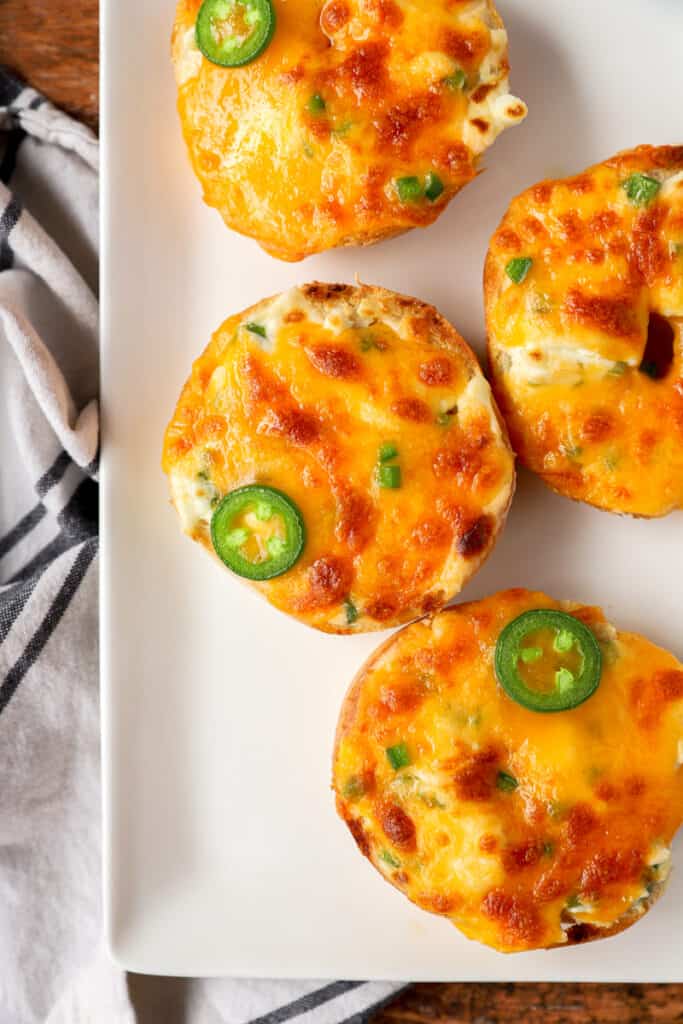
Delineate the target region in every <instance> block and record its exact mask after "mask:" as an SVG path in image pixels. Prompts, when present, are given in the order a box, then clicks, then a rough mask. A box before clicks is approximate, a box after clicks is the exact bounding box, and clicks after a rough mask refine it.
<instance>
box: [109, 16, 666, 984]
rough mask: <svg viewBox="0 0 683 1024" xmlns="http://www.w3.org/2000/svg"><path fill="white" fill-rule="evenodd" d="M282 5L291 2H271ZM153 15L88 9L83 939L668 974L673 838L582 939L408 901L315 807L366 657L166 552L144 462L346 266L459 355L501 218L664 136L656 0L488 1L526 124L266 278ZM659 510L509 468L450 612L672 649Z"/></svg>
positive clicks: (271, 968) (194, 959)
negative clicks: (517, 940) (590, 626)
mask: <svg viewBox="0 0 683 1024" xmlns="http://www.w3.org/2000/svg"><path fill="white" fill-rule="evenodd" d="M288 2H290V3H294V2H296V0H288ZM173 6H174V4H173V0H145V2H144V3H140V2H139V0H106V2H105V4H104V12H103V43H104V54H103V89H102V99H103V141H104V152H103V171H104V173H103V185H104V194H103V204H102V205H103V276H102V292H103V294H102V299H103V351H102V356H103V359H102V367H103V374H102V383H103V423H104V448H103V460H102V488H101V490H102V505H103V512H102V559H101V574H102V636H101V640H102V644H101V646H102V680H103V736H104V823H105V834H104V847H105V907H106V920H107V925H106V928H107V935H108V942H109V944H110V948H111V950H112V952H113V955H114V956H115V957H116V959H117V960H118V961H119V962H120V963H122V964H123V965H125V966H126V967H128V968H131V969H134V970H136V971H146V972H150V973H170V974H192V975H200V974H233V975H256V976H258V975H263V976H266V977H267V976H301V977H311V978H312V977H321V978H322V977H325V978H332V977H343V978H369V977H372V978H399V979H406V980H409V979H413V980H421V979H424V980H436V981H447V980H467V979H483V980H503V979H504V980H530V979H543V980H551V979H559V980H561V979H572V980H576V979H585V980H604V981H607V980H624V981H683V957H681V953H680V948H681V941H682V940H683V924H681V919H682V914H681V912H682V911H683V842H681V841H679V842H678V843H677V844H676V849H675V861H676V862H677V863H678V868H677V870H675V871H674V876H673V879H672V882H671V884H670V886H669V891H668V893H667V894H666V896H665V898H664V899H663V900H662V901H661V902H660V903H659V905H658V906H656V907H655V908H654V909H653V911H652V912H651V913H650V914H649V915H648V916H647V917H646V918H645V919H644V920H643V921H642V922H641V923H640V924H638V925H637V926H636V927H635V928H633V929H632V930H630V931H628V932H626V933H625V934H623V935H621V936H618V937H617V938H614V939H610V940H608V941H607V942H604V943H598V944H597V945H596V944H593V945H590V946H587V947H582V948H572V949H567V950H559V951H553V952H546V953H528V954H523V955H516V956H512V957H504V956H501V955H498V954H496V953H494V952H493V951H491V950H489V949H486V948H484V947H483V946H479V945H477V944H475V943H471V942H468V941H467V940H466V939H465V938H463V937H462V936H461V935H460V934H459V933H458V932H457V931H456V930H455V929H454V928H453V927H452V926H450V925H449V924H448V923H447V922H446V921H445V920H443V919H439V918H436V917H431V916H429V915H428V914H425V913H423V912H422V911H420V910H418V909H417V908H415V907H413V906H411V904H410V903H408V902H407V900H405V899H404V897H403V896H401V895H400V894H399V893H398V892H396V891H395V890H393V889H392V888H391V887H390V886H388V885H387V884H386V883H385V882H383V881H382V880H381V878H380V877H379V876H378V875H377V874H376V872H375V871H374V870H373V869H372V868H371V867H370V865H369V864H368V863H367V862H366V861H365V860H364V859H363V858H362V857H360V856H359V854H358V852H357V851H356V849H355V847H354V844H353V842H352V840H351V838H350V836H349V834H348V832H347V830H346V828H345V827H344V826H343V825H342V824H341V823H340V822H339V821H338V820H337V818H336V816H335V812H334V807H333V800H332V797H331V793H330V790H329V777H330V751H331V744H332V736H333V731H334V726H335V719H336V715H337V711H338V708H339V704H340V701H341V698H342V695H343V693H344V690H345V688H346V685H347V683H348V681H349V680H350V679H351V677H352V676H353V674H354V673H355V671H356V669H357V668H358V666H359V665H360V663H361V662H362V660H363V659H364V658H365V657H366V656H367V655H368V654H369V653H370V651H371V650H372V649H373V648H374V646H375V645H376V644H377V643H378V641H379V640H380V639H381V637H380V636H378V635H371V636H369V637H355V638H344V637H329V636H324V635H321V634H316V633H315V632H313V631H312V630H309V629H307V628H306V627H305V626H301V625H298V624H297V623H296V622H293V621H290V620H289V619H288V618H286V617H285V616H284V615H281V614H280V613H278V612H276V611H275V610H273V609H272V608H271V607H270V606H269V605H267V604H266V603H265V602H264V601H262V600H261V599H260V598H258V597H257V596H255V595H254V594H253V593H252V592H250V591H249V590H248V589H246V588H245V587H243V586H241V585H239V583H237V582H236V581H234V580H232V579H231V578H230V577H229V575H228V574H227V573H223V572H221V571H220V568H219V567H217V566H216V565H214V564H212V562H211V561H210V560H209V559H208V558H207V557H205V556H204V555H203V554H202V552H201V551H200V550H199V548H197V547H196V546H195V545H193V544H192V543H191V542H190V541H189V540H187V539H185V538H183V537H182V536H181V535H180V533H179V531H178V526H177V523H176V519H175V515H174V513H173V512H172V510H171V508H170V506H169V504H168V501H167V492H166V482H165V479H164V477H163V476H162V473H161V471H160V468H159V459H160V447H161V438H162V433H163V430H164V426H165V424H166V421H167V419H168V417H169V415H170V413H171V411H172V409H173V405H174V403H175V401H176V398H177V396H178V393H179V390H180V387H181V385H182V383H183V381H184V380H185V377H186V375H187V373H188V370H189V367H190V363H191V360H192V359H193V358H194V357H195V356H196V355H197V354H198V353H199V352H200V350H201V349H202V348H203V346H204V344H205V343H206V341H207V340H208V338H209V335H210V333H211V331H212V330H213V329H214V328H215V327H216V326H217V325H218V324H219V323H220V322H221V321H222V320H223V319H224V318H225V316H226V315H228V314H229V313H232V312H235V311H237V310H239V309H242V308H243V307H245V306H247V305H249V304H250V303H252V302H254V301H255V300H257V299H259V298H261V297H262V296H263V295H268V294H270V293H272V292H276V291H279V290H281V289H283V288H286V287H287V286H289V285H291V284H293V283H296V282H303V281H307V280H312V279H319V280H323V281H337V280H341V281H350V280H352V279H353V275H354V274H355V273H356V272H358V273H359V274H360V276H361V278H362V279H363V280H365V281H367V282H370V283H377V284H382V285H386V286H387V287H389V288H394V289H397V290H399V291H402V292H408V293H410V294H414V295H417V296H419V297H421V298H423V299H426V300H428V301H430V302H433V303H434V304H435V305H436V306H438V308H439V309H440V310H441V311H442V312H443V313H444V314H445V315H446V316H447V317H448V318H449V319H450V320H452V322H453V323H454V324H455V325H456V326H457V327H458V329H459V330H460V331H461V332H462V334H463V335H464V336H465V337H466V338H467V339H468V340H469V341H470V342H471V343H472V344H473V346H474V347H475V348H476V349H477V350H478V351H479V352H481V350H482V344H483V334H484V330H483V316H482V294H481V272H482V263H483V258H484V253H485V250H486V245H487V240H488V238H489V237H490V235H491V233H492V231H493V230H494V228H495V227H496V224H497V223H498V220H499V218H500V217H501V215H502V213H503V211H504V209H505V207H506V205H507V203H508V201H509V199H510V198H511V197H512V196H513V195H515V194H516V193H517V192H518V191H520V190H521V189H522V188H523V187H525V186H526V185H528V184H531V183H532V182H534V181H537V180H539V179H540V178H543V177H545V176H548V175H563V174H568V173H571V172H576V171H579V170H581V169H582V168H583V167H584V166H586V165H588V164H590V163H593V162H594V161H597V160H601V159H604V158H605V157H608V156H610V155H611V154H612V153H614V152H615V151H616V150H618V149H620V148H625V147H630V146H633V145H635V144H637V143H641V142H651V143H665V142H679V143H680V142H683V107H682V106H681V97H682V96H683V60H681V53H682V51H683V5H682V4H681V3H680V2H679V0H620V2H617V0H597V2H595V0H593V2H590V0H576V2H573V3H568V2H567V0H501V2H500V5H499V6H500V8H501V12H502V14H503V16H504V18H505V20H506V23H507V27H508V31H509V36H510V49H511V60H512V87H513V91H514V92H516V93H517V94H518V95H519V96H522V97H523V98H524V99H525V100H526V101H527V103H528V105H529V111H530V113H529V117H528V119H527V121H526V122H525V123H524V124H523V125H522V126H521V127H520V128H516V129H511V130H510V131H508V132H507V133H506V134H505V135H503V137H502V138H501V139H499V141H498V142H497V143H496V145H495V146H494V147H493V149H492V150H490V151H489V153H488V154H487V156H486V160H485V163H486V166H487V168H488V169H487V171H486V173H485V174H483V175H481V176H480V177H479V178H478V179H477V181H475V182H474V183H473V184H471V185H470V186H468V187H467V188H466V189H465V190H464V191H463V192H462V193H461V195H460V196H459V197H458V198H457V199H456V200H455V201H454V202H453V203H452V204H451V206H450V208H449V209H448V211H447V212H446V213H445V214H444V215H443V216H442V217H441V219H440V220H439V222H438V223H437V224H435V225H434V226H432V227H431V228H429V229H428V230H426V231H415V232H413V233H411V234H409V235H406V236H404V237H402V238H400V239H397V240H395V241H392V242H388V243H385V244H382V245H379V246H376V247H374V248H370V249H364V250H345V251H341V252H333V253H329V254H327V255H324V256H320V257H316V258H313V259H310V260H308V261H307V262H304V263H302V264H298V265H287V264H284V263H278V262H276V261H275V260H273V259H271V258H270V257H268V256H266V255H265V254H264V253H263V252H262V251H261V250H260V249H259V248H258V247H257V245H256V244H255V243H253V242H251V241H250V240H248V239H245V238H242V237H240V236H238V235H236V234H232V233H230V232H228V231H227V230H226V229H225V228H224V227H223V224H222V222H221V220H220V218H219V216H218V214H216V213H215V212H214V211H212V210H209V209H207V208H205V207H204V206H203V204H202V201H201V199H200V189H199V186H198V183H197V182H196V181H195V179H194V177H193V175H192V173H191V171H190V167H189V164H188V161H187V158H186V155H185V152H184V147H183V144H182V141H181V138H180V132H179V127H178V123H177V118H176V113H175V96H174V85H173V79H172V72H171V68H170V63H169V35H170V30H171V22H172V17H173ZM682 527H683V514H681V513H677V514H675V515H672V516H669V517H668V518H667V519H665V520H663V521H659V522H644V521H632V520H626V519H624V520H620V519H617V518H614V517H612V516H609V515H607V514H605V513H601V512H597V511H594V510H591V509H589V508H585V507H582V506H579V505H575V504H573V503H571V502H570V501H568V500H565V499H562V498H559V497H556V496H554V495H552V494H551V493H550V492H549V491H547V490H546V489H545V488H544V487H543V486H542V485H541V484H540V483H539V482H538V481H536V480H534V479H532V478H531V477H530V476H528V475H526V474H525V473H522V474H521V475H520V480H519V488H518V493H517V496H516V498H515V501H514V505H513V508H512V512H511V515H510V518H509V521H508V526H507V529H506V531H505V533H504V535H503V537H502V540H501V542H500V543H499V545H498V548H497V550H496V551H495V552H494V554H493V556H492V557H491V559H490V561H489V562H488V563H487V565H486V566H485V568H484V570H483V571H482V573H481V574H480V575H479V576H478V577H476V578H475V580H474V581H473V582H472V583H471V584H470V585H469V586H468V587H467V589H466V591H465V592H464V594H463V597H465V598H467V599H471V598H476V597H479V596H483V595H485V594H488V593H490V592H493V591H495V590H498V589H500V588H502V587H508V586H512V585H527V586H531V587H542V588H543V589H545V590H546V591H548V592H549V593H550V594H553V595H555V596H556V597H566V598H576V599H579V600H583V601H586V602H593V603H599V604H602V605H603V606H604V608H605V610H606V612H607V614H608V616H609V617H610V618H611V619H612V620H613V621H614V622H616V623H618V624H619V625H620V626H621V627H623V628H626V629H638V630H641V631H642V632H643V633H645V634H646V635H647V636H649V637H651V638H652V639H653V640H654V641H657V642H660V643H661V644H663V645H665V646H668V647H670V648H672V649H673V650H674V651H675V652H676V653H677V654H678V656H679V657H681V658H683V641H682V640H681V630H680V624H681V621H683V584H682V583H681V581H682V580H683V544H682V543H681V538H682Z"/></svg>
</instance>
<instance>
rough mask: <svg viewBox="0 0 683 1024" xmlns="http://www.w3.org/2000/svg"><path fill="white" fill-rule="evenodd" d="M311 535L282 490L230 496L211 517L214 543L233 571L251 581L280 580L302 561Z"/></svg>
mask: <svg viewBox="0 0 683 1024" xmlns="http://www.w3.org/2000/svg"><path fill="white" fill-rule="evenodd" d="M305 540H306V531H305V528H304V521H303V518H302V516H301V512H300V511H299V509H298V508H297V507H296V505H295V504H294V502H293V501H292V499H291V498H288V497H287V495H286V494H283V493H282V491H277V490H275V488H273V487H265V486H263V485H261V484H249V485H247V486H246V487H238V488H237V490H235V491H230V492H229V494H226V495H225V497H224V498H223V500H222V501H221V502H220V503H219V504H218V505H217V507H216V510H215V511H214V513H213V516H212V517H211V543H212V544H213V547H214V550H215V552H216V554H217V555H218V557H219V558H220V559H221V561H223V562H225V564H226V565H227V567H228V569H232V571H233V572H235V573H237V575H238V576H244V577H245V578H246V579H248V580H270V579H272V578H273V577H274V576H281V575H282V574H283V573H285V572H287V570H288V569H291V568H292V566H293V565H294V563H295V562H297V561H298V560H299V557H300V555H301V552H302V551H303V549H304V543H305Z"/></svg>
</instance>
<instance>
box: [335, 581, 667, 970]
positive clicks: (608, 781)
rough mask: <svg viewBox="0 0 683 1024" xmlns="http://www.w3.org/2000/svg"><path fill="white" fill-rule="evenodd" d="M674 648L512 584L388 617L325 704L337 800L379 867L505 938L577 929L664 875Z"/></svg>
mask: <svg viewBox="0 0 683 1024" xmlns="http://www.w3.org/2000/svg"><path fill="white" fill-rule="evenodd" d="M682 762H683V666H682V665H681V664H680V663H679V662H677V661H676V659H675V658H674V657H673V655H671V654H669V653H667V652H666V651H663V650H661V649H660V648H658V647H655V646H654V644H651V643H649V642H648V641H647V640H645V639H643V638H642V637H640V636H637V635H635V634H633V633H621V632H618V631H617V630H616V629H615V628H614V627H613V626H611V625H610V624H609V623H608V622H606V621H605V618H604V616H603V615H602V612H601V611H600V609H599V608H591V607H586V606H583V605H578V604H573V603H570V602H559V601H555V600H553V599H552V598H549V597H547V596H546V595H545V594H541V593H531V592H529V591H526V590H510V591H507V592H504V593H500V594H496V595H495V596H493V597H490V598H488V599H487V600H484V601H478V602H474V603H471V604H463V605H460V606H455V607H451V608H448V609H446V610H445V611H442V612H440V613H439V614H437V615H436V616H434V617H433V618H427V619H423V620H421V621H420V622H415V623H413V624H412V625H410V626H407V627H406V628H405V629H403V630H401V631H400V632H399V633H397V634H394V636H392V637H391V639H390V640H388V641H387V642H386V644H384V645H383V646H382V647H380V649H379V650H378V651H377V652H376V653H375V654H374V655H373V656H372V657H371V658H370V659H369V661H368V662H367V663H366V665H365V666H364V667H363V668H362V669H361V671H360V673H359V675H358V677H357V678H356V680H355V682H354V683H353V684H352V686H351V688H350V690H349V692H348V694H347V696H346V699H345V702H344V705H343V708H342V711H341V715H340V719H339V726H338V730H337V739H336V748H335V754H334V769H333V781H334V789H335V793H336V799H337V807H338V810H339V813H340V815H341V817H342V818H343V819H344V821H345V822H346V824H347V825H348V827H349V829H350V830H351V832H352V834H353V837H354V839H355V841H356V843H357V844H358V847H359V849H360V851H361V852H362V853H363V854H364V855H365V856H366V857H368V858H369V859H370V860H371V862H372V863H373V865H374V866H375V867H376V868H377V870H378V871H379V872H380V874H382V875H383V876H384V878H385V879H386V880H387V881H389V882H391V883H392V884H393V885H395V886H396V887H397V888H398V889H400V890H401V892H403V893H405V895H406V896H407V897H408V898H409V899H410V900H412V901H413V902H414V903H416V904H417V905H418V906H420V907H422V908H424V909H425V910H428V911H431V912H432V913H435V914H440V915H443V916H444V917H447V918H449V919H450V920H451V921H452V923H453V924H455V925H456V926H457V927H458V928H459V929H460V930H461V931H462V932H464V934H465V935H467V936H468V937H469V938H472V939H477V940H478V941H480V942H483V943H486V944H487V945H489V946H493V947H494V948H495V949H497V950H500V951H501V952H515V951H522V950H529V949H536V948H541V947H548V946H557V945H563V944H572V943H579V942H586V941H588V940H591V939H597V938H602V937H605V936H608V935H612V934H614V933H616V932H618V931H621V930H623V929H624V928H626V927H628V926H629V925H631V924H633V923H634V922H635V921H637V920H638V918H640V917H641V916H642V915H643V914H644V913H645V912H646V911H647V910H648V909H649V907H650V906H651V904H652V903H653V902H654V900H655V899H656V898H657V896H658V895H659V893H660V892H661V890H662V888H663V886H664V884H665V882H666V879H667V876H668V873H669V866H670V849H669V847H670V843H671V840H672V838H673V835H674V833H675V832H676V830H677V829H678V827H679V825H680V823H681V819H682V817H683V768H682V767H681V763H682Z"/></svg>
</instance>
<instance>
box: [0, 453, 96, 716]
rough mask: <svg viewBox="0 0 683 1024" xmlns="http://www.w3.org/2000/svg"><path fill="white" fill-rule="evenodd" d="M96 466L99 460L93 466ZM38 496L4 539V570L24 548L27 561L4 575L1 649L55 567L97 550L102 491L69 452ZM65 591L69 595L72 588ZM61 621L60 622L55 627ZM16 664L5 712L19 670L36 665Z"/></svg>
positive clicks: (0, 551) (0, 543) (43, 480)
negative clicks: (51, 569) (49, 572)
mask: <svg viewBox="0 0 683 1024" xmlns="http://www.w3.org/2000/svg"><path fill="white" fill-rule="evenodd" d="M96 468H97V466H96V462H94V463H93V464H91V466H89V467H88V469H95V470H96ZM35 492H36V495H37V497H38V501H37V503H36V504H35V505H34V506H33V508H31V509H29V511H28V512H26V514H25V515H24V516H22V517H21V519H20V520H19V521H18V522H17V523H16V524H15V526H14V527H13V528H12V529H10V530H9V531H8V532H7V533H5V534H4V536H2V537H0V566H2V567H4V566H5V565H6V564H7V562H8V561H9V559H10V557H11V556H12V555H13V554H15V555H16V554H17V553H19V554H21V551H22V549H25V550H26V552H27V555H26V557H25V558H24V559H23V560H22V559H21V558H20V559H19V563H20V564H19V567H18V568H15V569H14V571H13V572H11V574H10V575H9V576H8V575H7V574H6V573H5V572H3V574H2V578H4V580H5V582H4V583H2V584H0V645H1V644H3V643H4V641H5V640H6V639H7V637H8V636H9V634H10V632H11V630H12V628H13V626H14V625H15V623H16V622H17V620H18V619H19V618H20V616H21V614H22V612H23V611H24V609H25V608H26V606H27V604H28V602H29V601H30V599H31V598H32V597H33V596H34V595H36V593H37V591H38V590H39V588H40V585H41V582H42V581H43V579H44V577H45V574H46V572H47V571H48V570H49V569H50V568H51V567H52V566H53V565H55V564H56V563H58V562H60V560H61V563H62V564H64V565H65V566H68V563H69V559H68V558H67V559H65V558H64V557H63V556H65V555H66V554H67V552H70V551H72V549H76V548H78V551H77V552H76V555H75V558H76V563H75V564H77V563H78V559H79V558H80V557H81V553H82V552H84V551H85V552H91V555H90V557H89V558H88V564H89V563H90V561H91V560H92V557H93V556H94V553H95V551H96V549H97V514H98V487H97V484H96V483H95V481H94V480H93V479H91V477H90V476H86V475H85V473H84V471H83V470H81V469H79V467H77V466H75V464H74V463H73V462H72V461H71V459H70V457H69V455H68V454H67V453H66V452H64V451H61V452H60V453H59V454H58V455H57V457H56V458H55V459H54V461H53V463H52V464H51V465H50V466H49V467H48V469H47V470H46V471H45V472H44V473H43V474H42V476H41V477H40V478H39V479H38V481H37V482H36V484H35ZM29 553H30V554H29ZM83 557H84V558H87V556H83ZM65 585H66V580H65ZM64 593H65V594H66V595H68V594H69V593H70V590H69V587H66V590H65V591H64ZM60 617H61V616H60ZM49 621H53V620H52V619H50V620H49ZM58 621H59V618H57V619H56V620H55V624H56V622H58ZM41 635H42V634H41ZM36 657H37V655H36ZM33 660H35V658H34V659H33ZM16 664H17V665H18V666H19V668H17V667H16V666H15V667H14V668H11V669H10V670H9V673H8V676H7V677H6V679H7V678H10V680H14V682H12V684H11V686H10V689H9V691H5V688H4V684H3V687H2V690H0V711H2V708H3V707H4V706H5V705H6V704H7V701H8V700H9V696H11V694H13V693H14V690H15V689H16V686H17V685H18V683H19V682H20V681H21V678H23V675H24V672H25V669H24V670H21V671H20V669H21V666H25V667H26V668H28V667H30V664H33V661H30V662H27V661H26V659H25V658H20V659H19V660H18V662H17V663H16ZM5 681H6V680H5ZM3 693H5V694H7V693H9V696H6V698H5V699H3V696H2V694H3Z"/></svg>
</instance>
